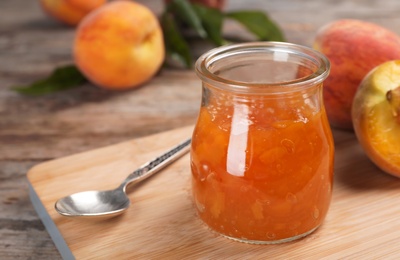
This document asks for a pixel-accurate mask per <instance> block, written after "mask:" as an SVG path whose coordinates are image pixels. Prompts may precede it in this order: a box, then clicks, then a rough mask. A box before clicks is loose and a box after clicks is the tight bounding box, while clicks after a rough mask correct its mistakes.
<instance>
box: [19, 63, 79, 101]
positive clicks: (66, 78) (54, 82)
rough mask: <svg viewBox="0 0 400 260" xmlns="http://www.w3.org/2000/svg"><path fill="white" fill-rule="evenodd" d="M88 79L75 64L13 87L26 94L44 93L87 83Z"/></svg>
mask: <svg viewBox="0 0 400 260" xmlns="http://www.w3.org/2000/svg"><path fill="white" fill-rule="evenodd" d="M86 81H87V79H86V78H85V77H84V76H83V75H82V73H81V72H80V71H79V70H78V68H77V67H75V66H74V65H67V66H64V67H60V68H57V69H55V70H54V71H53V73H52V74H50V76H49V77H47V78H45V79H42V80H38V81H36V82H34V83H32V84H30V85H28V86H17V87H13V89H14V90H15V91H17V92H19V93H21V94H25V95H32V96H37V95H43V94H48V93H52V92H56V91H60V90H66V89H69V88H74V87H78V86H80V85H82V84H83V83H85V82H86Z"/></svg>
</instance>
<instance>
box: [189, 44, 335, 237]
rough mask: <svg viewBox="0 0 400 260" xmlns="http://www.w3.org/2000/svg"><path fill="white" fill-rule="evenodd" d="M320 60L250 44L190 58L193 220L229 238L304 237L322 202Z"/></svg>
mask: <svg viewBox="0 0 400 260" xmlns="http://www.w3.org/2000/svg"><path fill="white" fill-rule="evenodd" d="M329 66H330V65H329V61H328V60H327V59H326V58H325V56H323V55H322V54H320V53H318V52H316V51H315V50H313V49H310V48H307V47H304V46H299V45H295V44H289V43H279V42H255V43H245V44H236V45H230V46H224V47H219V48H216V49H213V50H211V51H209V52H207V53H205V54H204V55H202V56H201V57H200V58H199V59H198V61H197V62H196V72H197V75H198V76H199V77H200V79H201V80H202V91H203V92H202V102H201V108H200V113H199V117H198V121H197V123H196V126H195V129H194V132H193V138H192V148H191V170H192V188H193V198H194V203H195V207H196V210H197V212H198V215H199V217H200V218H201V219H202V220H203V221H204V222H205V223H206V224H207V225H208V226H209V227H210V228H211V229H212V230H214V231H217V232H218V233H220V234H222V235H224V236H226V237H228V238H232V239H235V240H238V241H242V242H248V243H258V244H271V243H280V242H287V241H291V240H294V239H297V238H300V237H303V236H306V235H307V234H310V233H311V232H313V231H314V230H315V229H316V228H317V227H318V226H320V225H321V223H322V222H323V220H324V218H325V216H326V214H327V211H328V208H329V204H330V200H331V193H332V181H333V159H334V158H333V157H334V144H333V138H332V133H331V130H330V127H329V124H328V120H327V117H326V113H325V108H324V105H323V100H322V83H323V81H324V79H325V78H326V77H327V76H328V74H329Z"/></svg>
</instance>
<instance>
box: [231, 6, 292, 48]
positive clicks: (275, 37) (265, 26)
mask: <svg viewBox="0 0 400 260" xmlns="http://www.w3.org/2000/svg"><path fill="white" fill-rule="evenodd" d="M226 17H228V18H231V19H234V20H236V21H238V22H239V23H241V24H242V25H243V26H245V27H246V28H247V29H248V30H249V31H250V32H252V33H254V34H255V35H256V36H257V37H258V39H259V40H269V41H285V38H284V36H283V34H282V32H281V30H280V29H279V28H278V26H277V25H276V24H275V23H274V22H273V21H271V20H270V19H269V18H268V16H267V15H266V14H265V13H263V12H259V11H236V12H230V13H227V14H226Z"/></svg>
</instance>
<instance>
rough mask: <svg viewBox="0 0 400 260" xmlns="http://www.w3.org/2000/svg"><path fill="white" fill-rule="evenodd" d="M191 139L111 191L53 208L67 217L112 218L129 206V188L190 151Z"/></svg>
mask: <svg viewBox="0 0 400 260" xmlns="http://www.w3.org/2000/svg"><path fill="white" fill-rule="evenodd" d="M190 143H191V139H190V138H189V139H188V140H186V141H184V142H183V143H181V144H179V145H177V146H175V147H174V148H172V149H171V150H169V151H167V152H166V153H164V154H162V155H160V156H159V157H157V158H155V159H154V160H152V161H149V162H147V163H145V164H143V165H142V166H141V167H140V168H139V169H137V170H135V171H134V172H133V173H131V174H130V175H129V176H128V177H127V178H126V179H125V180H124V181H123V182H122V183H121V185H120V186H119V187H118V188H116V189H114V190H105V191H84V192H79V193H75V194H72V195H70V196H67V197H64V198H62V199H59V200H58V201H57V202H56V204H55V209H56V211H57V212H58V213H60V214H61V215H63V216H68V217H97V218H100V217H101V218H106V217H114V216H116V215H119V214H121V213H122V212H124V211H125V210H126V209H127V208H128V207H129V205H130V200H129V198H128V196H127V195H126V187H127V186H128V184H132V183H137V182H140V181H142V180H144V179H146V178H148V177H150V176H151V175H153V174H154V173H156V172H158V171H159V170H160V169H162V168H164V167H165V166H167V165H169V164H170V163H172V162H174V161H175V160H177V159H178V158H180V157H181V156H182V155H184V154H185V153H187V152H188V151H189V147H190Z"/></svg>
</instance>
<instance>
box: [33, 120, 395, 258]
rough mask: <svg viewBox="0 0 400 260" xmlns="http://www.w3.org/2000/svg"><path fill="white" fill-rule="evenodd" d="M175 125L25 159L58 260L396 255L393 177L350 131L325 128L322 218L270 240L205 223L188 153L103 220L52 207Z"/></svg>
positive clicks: (109, 178) (116, 176) (173, 137)
mask: <svg viewBox="0 0 400 260" xmlns="http://www.w3.org/2000/svg"><path fill="white" fill-rule="evenodd" d="M191 132H192V127H186V128H182V129H176V130H172V131H168V132H164V133H160V134H156V135H152V136H148V137H143V138H139V139H135V140H131V141H127V142H123V143H119V144H115V145H112V146H108V147H104V148H100V149H96V150H93V151H88V152H84V153H80V154H76V155H72V156H68V157H64V158H60V159H56V160H52V161H48V162H44V163H41V164H39V165H37V166H35V167H33V168H32V169H31V170H30V171H29V172H28V174H27V177H28V181H29V183H30V195H31V200H32V203H33V205H34V207H35V209H36V210H37V212H38V214H39V216H40V218H41V219H42V221H43V223H44V224H45V226H46V228H47V230H48V232H49V234H50V235H51V237H52V238H53V240H54V242H55V244H56V246H57V248H58V249H59V251H60V253H61V255H62V257H63V258H64V259H139V258H140V259H210V258H212V259H228V258H229V259H255V258H257V259H339V258H340V259H377V258H385V259H388V258H393V259H394V258H398V257H400V244H399V242H398V241H399V238H400V179H398V178H395V177H392V176H390V175H388V174H385V173H383V172H381V171H380V170H379V169H378V168H376V167H375V166H374V165H373V164H372V163H371V162H370V161H369V160H368V159H367V157H366V156H365V154H364V153H363V151H362V150H361V148H360V146H359V144H358V142H357V140H356V138H355V137H354V134H353V133H350V132H340V131H336V132H334V137H335V144H336V153H335V155H336V160H335V161H336V162H335V183H334V189H333V198H332V203H331V207H330V210H329V213H328V216H327V218H326V220H325V222H324V224H323V225H322V226H321V227H320V228H319V229H317V231H315V232H314V233H312V234H311V235H309V236H307V237H305V238H303V239H301V240H298V241H295V242H290V243H285V244H280V245H249V244H245V243H239V242H235V241H231V240H229V239H226V238H224V237H222V236H219V235H217V234H215V233H214V232H212V231H210V230H209V229H208V228H207V227H206V226H205V225H204V224H203V223H202V222H201V221H200V220H199V219H198V217H197V216H196V214H195V211H194V207H193V204H192V199H191V183H190V167H189V155H185V156H184V157H182V158H181V159H179V160H178V161H177V162H175V163H173V164H172V165H170V166H169V167H168V168H166V169H164V170H163V171H162V172H160V173H158V174H157V175H155V176H153V177H151V178H150V179H148V180H146V181H145V182H144V183H141V184H138V185H136V186H134V187H133V188H132V189H130V191H129V197H130V199H131V201H132V205H131V207H130V208H129V209H128V211H127V212H126V213H124V214H123V215H121V216H119V217H116V218H114V219H109V220H103V221H92V220H91V221H89V220H82V219H74V218H66V217H62V216H60V215H58V213H56V211H55V210H54V203H55V201H56V200H57V199H58V198H60V197H63V196H66V195H68V194H71V193H74V192H79V191H84V190H94V189H110V188H114V187H116V186H118V184H119V183H120V182H121V181H122V180H123V179H124V178H125V177H126V176H127V174H128V173H130V172H131V171H132V170H133V169H135V168H137V167H138V166H140V165H141V164H143V163H144V162H146V161H148V160H150V159H152V158H154V157H155V156H157V155H159V154H161V153H162V152H164V151H165V150H167V149H169V148H170V147H172V146H174V145H176V144H177V143H179V142H181V141H183V140H184V139H186V138H187V137H188V136H190V135H191Z"/></svg>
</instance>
